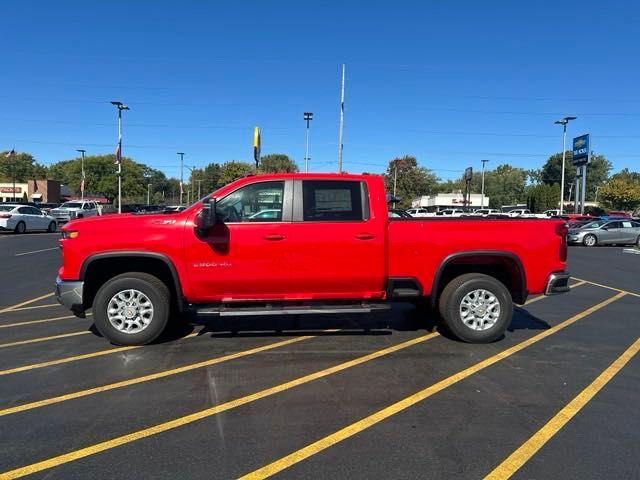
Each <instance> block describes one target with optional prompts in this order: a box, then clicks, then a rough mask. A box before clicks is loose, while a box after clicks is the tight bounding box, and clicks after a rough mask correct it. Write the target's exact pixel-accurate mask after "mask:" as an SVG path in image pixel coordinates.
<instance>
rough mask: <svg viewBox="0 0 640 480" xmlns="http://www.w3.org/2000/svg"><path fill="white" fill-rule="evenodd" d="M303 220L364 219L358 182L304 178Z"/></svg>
mask: <svg viewBox="0 0 640 480" xmlns="http://www.w3.org/2000/svg"><path fill="white" fill-rule="evenodd" d="M302 196H303V220H304V221H305V222H340V221H342V222H344V221H351V222H354V221H356V222H357V221H362V220H364V217H365V215H364V209H363V191H362V187H361V184H360V182H348V181H333V180H305V181H303V182H302Z"/></svg>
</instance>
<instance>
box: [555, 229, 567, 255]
mask: <svg viewBox="0 0 640 480" xmlns="http://www.w3.org/2000/svg"><path fill="white" fill-rule="evenodd" d="M568 233H569V227H568V226H567V224H566V223H564V222H562V223H558V224H557V225H556V235H558V236H559V237H560V261H561V262H566V261H567V234H568Z"/></svg>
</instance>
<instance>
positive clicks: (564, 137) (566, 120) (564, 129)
mask: <svg viewBox="0 0 640 480" xmlns="http://www.w3.org/2000/svg"><path fill="white" fill-rule="evenodd" d="M576 118H578V117H564V118H563V119H562V120H556V121H555V122H553V123H554V124H556V125H562V174H561V178H560V215H562V212H563V210H564V161H565V157H566V155H567V151H566V150H567V123H569V122H570V121H571V120H575V119H576Z"/></svg>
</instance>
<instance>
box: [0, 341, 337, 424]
mask: <svg viewBox="0 0 640 480" xmlns="http://www.w3.org/2000/svg"><path fill="white" fill-rule="evenodd" d="M335 331H337V330H325V331H323V333H325V332H326V333H329V332H335ZM196 335H197V333H194V334H191V335H189V336H190V337H193V336H196ZM316 336H317V335H305V336H301V337H296V338H292V339H288V340H281V341H279V342H275V343H270V344H268V345H262V346H260V347H255V348H251V349H249V350H243V351H241V352H236V353H230V354H227V355H223V356H220V357H214V358H210V359H209V360H204V361H202V362H197V363H192V364H189V365H184V366H182V367H178V368H172V369H170V370H163V371H160V372H156V373H152V374H149V375H144V376H142V377H135V378H131V379H129V380H122V381H120V382H115V383H109V384H107V385H102V386H99V387H94V388H88V389H86V390H79V391H77V392H72V393H68V394H66V395H60V396H57V397H51V398H47V399H44V400H39V401H36V402H31V403H25V404H23V405H17V406H15V407H10V408H5V409H3V410H0V417H3V416H5V415H11V414H13V413H18V412H24V411H26V410H33V409H34V408H40V407H45V406H47V405H53V404H55V403H60V402H66V401H67V400H73V399H75V398H81V397H87V396H89V395H95V394H96V393H102V392H108V391H110V390H116V389H118V388H124V387H129V386H131V385H137V384H140V383H144V382H150V381H152V380H158V379H159V378H165V377H170V376H172V375H178V374H180V373H184V372H189V371H191V370H196V369H198V368H204V367H210V366H211V365H216V364H218V363H223V362H228V361H230V360H235V359H237V358H242V357H248V356H249V355H255V354H256V353H260V352H266V351H267V350H273V349H274V348H278V347H284V346H285V345H291V344H293V343H298V342H302V341H304V340H310V339H312V338H316ZM185 338H188V337H185ZM131 348H136V347H128V348H126V349H127V350H129V349H131ZM119 351H122V350H119ZM89 355H91V354H89ZM93 356H96V355H93ZM0 374H2V372H0Z"/></svg>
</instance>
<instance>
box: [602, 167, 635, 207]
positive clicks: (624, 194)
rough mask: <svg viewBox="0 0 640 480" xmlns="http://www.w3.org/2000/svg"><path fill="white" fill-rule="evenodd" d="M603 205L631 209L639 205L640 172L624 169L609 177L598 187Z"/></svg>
mask: <svg viewBox="0 0 640 480" xmlns="http://www.w3.org/2000/svg"><path fill="white" fill-rule="evenodd" d="M599 198H600V199H601V202H602V204H603V205H604V206H605V207H608V208H611V209H614V210H628V211H633V210H634V209H636V208H638V207H640V174H639V173H637V172H630V171H629V170H627V169H625V170H623V171H621V172H619V173H617V174H615V175H613V176H612V177H611V179H610V180H609V181H608V182H607V183H606V184H605V185H604V186H603V187H602V188H601V189H600V195H599Z"/></svg>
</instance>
